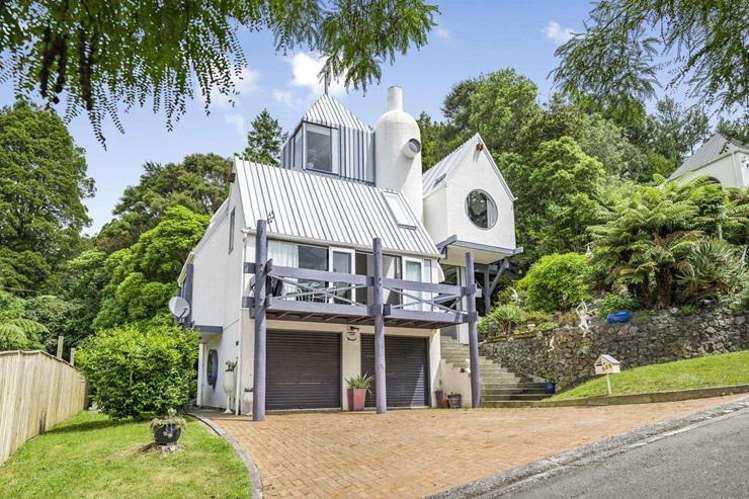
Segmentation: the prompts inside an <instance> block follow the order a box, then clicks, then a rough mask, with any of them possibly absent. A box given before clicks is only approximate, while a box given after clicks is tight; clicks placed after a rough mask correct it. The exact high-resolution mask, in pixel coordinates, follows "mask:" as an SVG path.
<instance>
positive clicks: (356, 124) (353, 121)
mask: <svg viewBox="0 0 749 499" xmlns="http://www.w3.org/2000/svg"><path fill="white" fill-rule="evenodd" d="M302 120H303V121H309V122H311V123H318V124H320V125H325V126H329V127H345V128H353V129H356V130H361V131H363V132H372V127H370V126H369V125H367V124H366V123H364V122H363V121H362V120H360V119H359V118H357V117H356V116H355V115H354V113H352V112H351V111H349V110H348V109H346V108H345V107H343V104H341V103H340V102H338V100H337V99H336V98H335V97H331V96H330V95H327V94H323V95H321V96H320V97H319V98H318V99H317V100H316V101H315V103H314V104H312V107H310V108H309V109H308V110H307V112H306V113H304V116H303V117H302Z"/></svg>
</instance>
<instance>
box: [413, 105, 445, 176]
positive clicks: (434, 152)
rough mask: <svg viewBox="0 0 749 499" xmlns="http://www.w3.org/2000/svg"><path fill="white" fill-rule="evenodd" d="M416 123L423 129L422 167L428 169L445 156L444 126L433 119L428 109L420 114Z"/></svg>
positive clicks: (424, 169)
mask: <svg viewBox="0 0 749 499" xmlns="http://www.w3.org/2000/svg"><path fill="white" fill-rule="evenodd" d="M416 123H417V124H418V125H419V130H420V131H421V169H422V170H423V171H427V170H428V169H430V168H431V167H433V166H434V165H435V163H437V162H438V161H439V160H440V159H442V157H443V156H444V154H443V149H442V147H441V146H442V144H441V142H442V134H443V132H444V127H443V126H442V124H441V123H440V122H438V121H434V120H432V118H431V117H430V116H429V115H428V114H427V113H426V111H422V112H421V114H419V117H418V118H417V119H416Z"/></svg>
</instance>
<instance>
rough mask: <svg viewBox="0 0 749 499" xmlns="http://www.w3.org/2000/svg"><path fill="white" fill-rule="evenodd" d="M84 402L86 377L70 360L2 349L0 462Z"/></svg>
mask: <svg viewBox="0 0 749 499" xmlns="http://www.w3.org/2000/svg"><path fill="white" fill-rule="evenodd" d="M85 403H86V380H85V378H84V377H83V375H81V373H79V372H78V371H77V370H76V369H75V368H74V367H73V366H71V365H70V364H68V363H67V362H65V361H63V360H60V359H57V358H56V357H53V356H51V355H49V354H48V353H46V352H38V351H37V352H19V351H11V352H0V464H2V463H4V462H5V461H6V460H7V459H8V457H9V456H10V455H11V454H12V453H13V451H15V450H16V449H17V448H19V447H20V446H21V445H23V443H24V442H25V441H26V440H28V439H30V438H31V437H33V436H35V435H38V434H39V433H42V432H44V431H46V430H47V429H48V428H49V427H51V426H52V425H54V424H57V423H59V422H61V421H63V420H65V419H67V418H69V417H71V416H74V415H76V414H78V413H79V412H80V411H81V410H83V408H84V404H85Z"/></svg>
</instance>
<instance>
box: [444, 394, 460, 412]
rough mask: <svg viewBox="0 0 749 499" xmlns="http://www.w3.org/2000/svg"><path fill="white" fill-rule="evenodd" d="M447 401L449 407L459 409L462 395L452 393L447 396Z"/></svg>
mask: <svg viewBox="0 0 749 499" xmlns="http://www.w3.org/2000/svg"><path fill="white" fill-rule="evenodd" d="M447 403H448V404H449V406H450V409H460V408H461V407H463V396H462V395H461V394H459V393H453V394H451V395H448V396H447Z"/></svg>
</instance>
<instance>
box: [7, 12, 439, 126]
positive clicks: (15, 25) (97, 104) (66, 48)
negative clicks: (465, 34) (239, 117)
mask: <svg viewBox="0 0 749 499" xmlns="http://www.w3.org/2000/svg"><path fill="white" fill-rule="evenodd" d="M436 13H437V8H436V7H435V6H433V5H429V4H426V3H425V2H424V1H422V0H377V1H372V0H332V1H323V0H307V1H301V2H283V1H274V0H249V1H248V0H228V1H222V2H219V1H215V0H211V1H203V2H194V1H193V2H184V1H175V0H166V1H163V2H151V1H145V0H136V1H129V2H125V1H122V0H113V1H109V2H106V3H98V2H58V1H52V0H40V1H22V0H11V1H7V2H0V25H2V27H3V28H2V29H0V69H3V73H6V74H12V75H14V78H15V88H16V89H17V91H18V93H20V94H22V95H28V94H31V93H33V92H39V94H40V95H41V97H42V98H44V99H46V100H47V101H49V102H50V103H57V102H59V99H60V98H61V97H63V98H67V99H68V102H67V105H66V108H67V109H68V111H69V112H70V113H72V114H76V113H80V112H86V113H88V116H89V119H90V121H91V123H92V126H93V129H94V132H95V133H96V135H97V137H98V138H99V139H100V140H102V141H103V135H102V129H101V122H102V119H103V118H104V117H106V116H107V115H108V116H110V117H111V118H112V120H113V122H114V124H115V125H116V126H117V127H118V128H119V129H120V130H122V125H121V124H120V122H119V120H118V118H117V107H118V104H124V105H125V106H126V107H131V106H137V105H140V106H143V105H144V104H145V103H146V102H148V103H149V105H151V103H153V107H154V109H155V110H158V109H160V108H161V107H163V108H164V110H165V113H166V120H167V127H171V126H172V124H173V122H174V120H176V119H178V118H179V116H180V115H182V114H183V113H184V112H185V109H186V105H187V101H188V100H189V99H190V98H191V97H192V96H193V94H194V92H195V90H194V89H195V88H197V89H198V91H199V92H200V94H201V95H202V96H203V97H204V100H205V102H206V106H208V105H209V104H210V100H211V93H212V92H213V91H218V92H220V93H222V94H224V95H230V96H231V95H233V94H234V93H235V81H236V77H237V75H239V74H241V70H242V68H243V67H244V66H245V65H246V60H245V56H244V53H243V51H242V47H241V45H240V41H239V37H238V33H239V32H240V29H247V30H249V31H259V30H263V29H267V30H269V31H271V32H272V33H273V34H274V37H275V45H276V46H275V48H276V50H278V51H286V50H288V49H293V48H296V47H298V46H303V47H306V48H308V49H309V50H311V51H313V52H317V53H320V54H321V55H322V56H323V57H324V60H325V64H324V67H323V70H322V73H323V74H324V75H325V77H327V78H329V79H338V78H341V79H343V80H344V82H345V83H346V85H349V86H352V87H354V88H357V87H366V85H367V84H368V83H370V82H372V81H379V79H380V77H381V74H382V73H381V64H382V63H383V62H384V61H390V62H392V61H393V60H394V58H395V56H396V54H405V53H406V52H407V51H408V50H409V49H410V48H411V46H415V47H421V46H423V45H425V44H426V43H427V34H428V32H429V30H430V29H431V28H432V27H433V26H434V25H435V22H434V20H433V17H434V15H435V14H436Z"/></svg>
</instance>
